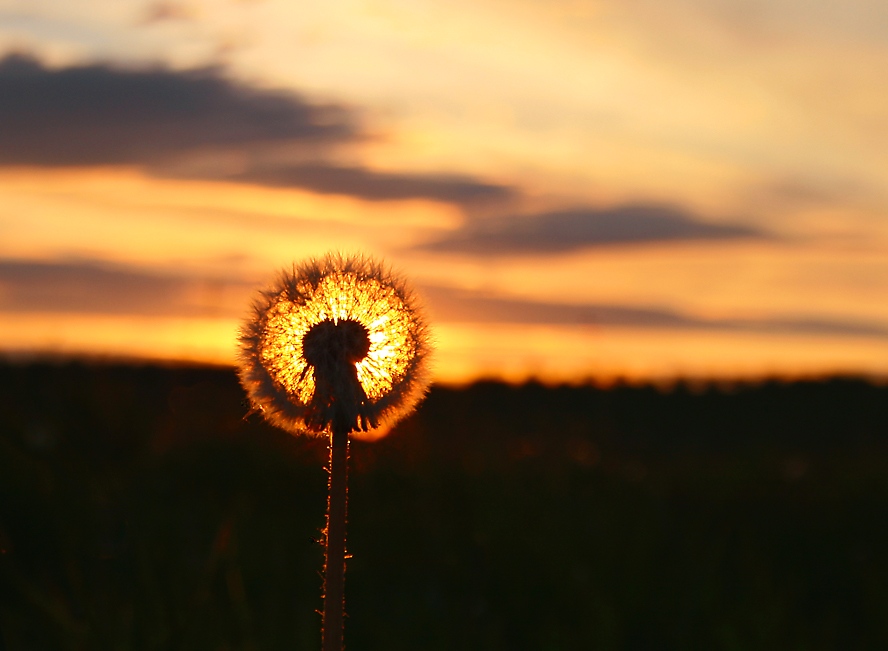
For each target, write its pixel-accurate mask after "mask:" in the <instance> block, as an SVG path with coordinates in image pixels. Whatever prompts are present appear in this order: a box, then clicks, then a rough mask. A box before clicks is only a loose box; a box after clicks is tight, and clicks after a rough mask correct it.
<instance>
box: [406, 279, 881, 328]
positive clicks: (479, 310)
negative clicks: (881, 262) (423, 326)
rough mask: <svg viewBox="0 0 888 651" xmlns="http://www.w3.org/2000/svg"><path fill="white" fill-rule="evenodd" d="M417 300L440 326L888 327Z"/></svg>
mask: <svg viewBox="0 0 888 651" xmlns="http://www.w3.org/2000/svg"><path fill="white" fill-rule="evenodd" d="M423 294H424V295H425V296H426V297H427V299H428V301H429V303H430V305H431V308H432V312H433V313H434V315H435V316H436V317H437V319H438V320H440V321H444V322H448V321H449V322H468V323H520V324H537V325H555V326H559V325H562V326H563V325H578V326H599V327H600V326H606V327H616V328H620V327H622V328H640V329H651V330H690V331H720V332H747V333H758V334H788V335H815V336H837V337H867V338H878V339H888V324H884V323H861V322H855V321H839V320H835V319H829V318H820V317H816V316H802V317H771V318H759V319H743V318H732V319H707V318H702V317H698V316H695V315H692V314H687V313H682V312H679V311H676V310H671V309H669V308H665V307H652V306H628V305H614V304H607V303H595V304H567V303H550V302H545V301H533V300H526V299H516V298H506V297H503V296H498V295H493V294H485V293H482V292H470V291H463V290H457V289H452V288H447V287H435V286H427V287H425V288H424V291H423Z"/></svg>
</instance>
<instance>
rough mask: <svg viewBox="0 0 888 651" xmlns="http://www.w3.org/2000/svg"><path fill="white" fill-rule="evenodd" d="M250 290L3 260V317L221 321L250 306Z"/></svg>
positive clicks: (227, 283) (86, 263) (97, 267)
mask: <svg viewBox="0 0 888 651" xmlns="http://www.w3.org/2000/svg"><path fill="white" fill-rule="evenodd" d="M250 290H251V287H250V285H247V284H246V283H244V282H239V281H235V280H232V279H219V278H209V277H195V276H188V275H182V274H174V273H170V274H162V273H157V272H152V271H147V270H144V269H138V268H130V267H124V266H119V265H110V264H107V263H103V262H100V261H95V260H81V261H60V262H36V261H28V260H9V259H7V260H0V313H2V312H6V313H36V314H105V315H107V314H117V315H121V314H127V315H134V316H197V315H203V316H206V315H214V316H220V315H226V314H227V315H230V314H232V313H233V309H232V305H234V306H241V309H242V307H243V306H245V305H247V300H246V296H248V294H249V291H250ZM232 295H233V297H234V299H235V300H233V301H232V300H229V298H230V297H231V296H232ZM238 313H240V311H238Z"/></svg>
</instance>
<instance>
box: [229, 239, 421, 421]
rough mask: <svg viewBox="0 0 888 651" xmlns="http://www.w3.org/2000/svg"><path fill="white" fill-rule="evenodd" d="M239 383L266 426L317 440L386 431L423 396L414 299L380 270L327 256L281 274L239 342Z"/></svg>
mask: <svg viewBox="0 0 888 651" xmlns="http://www.w3.org/2000/svg"><path fill="white" fill-rule="evenodd" d="M240 343H241V348H240V362H241V363H240V379H241V383H242V384H243V386H244V388H245V389H246V390H247V393H248V394H249V395H250V398H251V399H252V401H253V405H254V407H256V408H257V409H259V410H261V411H262V413H263V415H264V416H265V418H267V419H268V420H269V421H270V422H272V423H274V424H275V425H278V426H279V427H282V428H283V429H286V430H288V431H291V432H294V433H308V434H312V433H313V434H322V433H324V432H325V431H326V430H327V429H328V428H330V427H332V426H333V423H334V421H337V422H338V421H342V423H341V424H342V425H343V426H347V427H349V430H350V431H367V430H369V429H373V428H376V427H379V426H382V425H391V424H392V423H394V422H395V421H397V420H398V419H400V418H401V417H402V416H403V415H404V414H405V413H409V411H410V410H411V409H413V407H414V406H415V405H416V403H417V402H418V401H419V399H420V398H421V397H422V396H423V394H424V392H425V389H426V386H427V381H428V377H427V363H428V353H429V344H428V332H427V326H426V324H425V321H424V319H423V317H422V315H421V312H420V311H419V308H418V307H417V302H416V299H415V298H414V295H413V293H412V292H411V291H410V289H409V288H408V287H407V285H406V284H405V283H404V281H403V280H401V279H400V278H399V277H398V276H396V275H395V274H393V273H392V272H391V271H389V270H387V269H386V268H385V267H383V265H382V264H380V263H378V262H375V261H372V260H370V259H368V258H364V257H342V256H338V255H328V256H326V257H324V258H322V259H320V260H311V261H309V262H307V263H305V264H303V265H300V266H298V267H294V268H293V269H292V270H291V271H287V272H285V273H282V274H281V275H280V277H279V278H278V281H277V282H276V283H275V284H274V285H272V286H271V287H270V288H269V289H267V290H265V291H263V292H262V294H261V296H260V298H259V299H258V300H257V301H256V303H255V304H254V309H253V314H252V316H251V317H250V319H249V320H248V321H247V322H246V323H244V325H243V328H242V333H241V338H240Z"/></svg>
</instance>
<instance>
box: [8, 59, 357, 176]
mask: <svg viewBox="0 0 888 651" xmlns="http://www.w3.org/2000/svg"><path fill="white" fill-rule="evenodd" d="M0 124H2V129H0V164H5V165H47V166H52V165H97V164H147V163H154V162H156V161H158V160H163V159H166V158H169V157H171V156H173V155H175V154H180V153H183V152H187V151H190V150H194V149H199V148H202V147H206V146H216V147H218V146H237V145H246V144H257V143H267V142H273V141H305V142H335V141H341V140H344V139H345V140H347V139H353V138H355V137H357V127H356V115H354V114H353V113H351V112H349V111H347V110H345V109H344V108H342V107H338V106H331V105H325V106H322V105H318V104H313V103H310V102H308V101H307V100H306V99H304V98H303V97H301V96H300V95H298V94H295V93H283V92H273V91H268V90H260V89H256V88H252V87H249V86H246V85H243V84H237V83H235V82H232V81H230V80H228V79H226V78H224V77H223V76H222V75H221V74H220V72H219V71H218V70H215V69H203V70H191V71H184V72H179V71H173V70H167V69H163V68H158V69H151V70H130V69H119V68H114V67H111V66H108V65H101V64H95V65H85V66H78V67H71V68H63V69H58V70H53V69H49V68H46V67H44V66H43V65H42V64H41V63H40V62H39V61H37V60H36V59H33V58H30V57H27V56H23V55H18V54H13V55H9V56H7V57H6V58H5V59H3V60H0Z"/></svg>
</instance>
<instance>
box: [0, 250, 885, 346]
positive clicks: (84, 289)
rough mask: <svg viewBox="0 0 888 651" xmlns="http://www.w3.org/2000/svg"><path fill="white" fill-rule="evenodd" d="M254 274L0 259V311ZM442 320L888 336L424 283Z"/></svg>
mask: <svg viewBox="0 0 888 651" xmlns="http://www.w3.org/2000/svg"><path fill="white" fill-rule="evenodd" d="M255 290H256V283H255V282H254V281H253V279H234V278H221V277H204V276H198V275H188V274H181V273H180V274H172V273H170V274H160V273H157V272H153V271H148V270H144V269H138V268H130V267H124V266H119V265H109V264H106V263H102V262H99V261H96V260H77V261H61V262H35V261H26V260H10V259H5V260H4V259H0V313H7V314H9V313H32V314H33V313H36V314H44V315H64V314H97V315H132V316H167V317H197V316H200V317H207V316H210V317H223V318H239V317H240V316H242V315H243V314H244V311H245V307H246V306H247V305H249V301H250V298H251V297H252V296H253V293H254V292H255ZM423 295H424V296H425V297H426V298H427V300H428V302H429V304H430V306H431V311H432V313H433V316H434V317H435V320H436V321H438V322H442V323H447V322H450V323H454V322H457V323H458V322H463V323H514V324H540V325H553V326H571V325H573V326H589V327H614V328H640V329H648V330H686V331H720V332H747V333H759V334H787V335H815V336H835V337H866V338H877V339H888V324H884V323H861V322H854V321H839V320H834V319H828V318H820V317H816V316H805V317H771V318H760V319H741V318H734V319H707V318H701V317H698V316H695V315H692V314H687V313H682V312H679V311H675V310H671V309H668V308H665V307H659V306H631V305H614V304H597V303H596V304H567V303H551V302H546V301H534V300H526V299H516V298H510V297H504V296H501V295H496V294H488V293H483V292H471V291H464V290H458V289H453V288H449V287H441V286H427V287H424V288H423Z"/></svg>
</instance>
